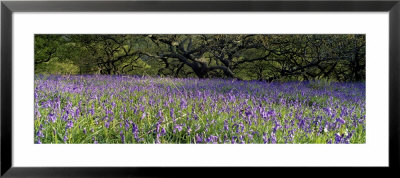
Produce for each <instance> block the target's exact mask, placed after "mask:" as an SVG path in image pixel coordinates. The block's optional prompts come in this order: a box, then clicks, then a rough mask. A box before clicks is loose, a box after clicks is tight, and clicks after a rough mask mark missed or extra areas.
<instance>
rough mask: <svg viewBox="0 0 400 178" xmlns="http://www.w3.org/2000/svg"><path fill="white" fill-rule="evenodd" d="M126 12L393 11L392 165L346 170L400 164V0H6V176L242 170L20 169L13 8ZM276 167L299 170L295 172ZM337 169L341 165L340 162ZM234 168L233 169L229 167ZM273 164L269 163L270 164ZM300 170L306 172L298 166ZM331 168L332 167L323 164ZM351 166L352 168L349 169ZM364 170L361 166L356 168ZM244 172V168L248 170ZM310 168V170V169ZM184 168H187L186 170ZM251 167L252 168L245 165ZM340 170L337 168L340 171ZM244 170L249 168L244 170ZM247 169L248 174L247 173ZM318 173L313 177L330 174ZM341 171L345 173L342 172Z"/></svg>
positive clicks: (3, 127)
mask: <svg viewBox="0 0 400 178" xmlns="http://www.w3.org/2000/svg"><path fill="white" fill-rule="evenodd" d="M114 11H115V12H126V11H139V12H142V11H159V12H168V11H181V12H184V11H204V12H208V11H210V12H211V11H225V12H227V11H231V12H233V11H242V12H243V11H249V12H250V11H253V12H254V11H258V12H262V11H273V12H278V11H279V12H280V11H296V12H312V11H321V12H325V11H327V12H329V11H331V12H389V24H390V25H389V96H388V97H389V133H388V134H389V167H388V168H386V167H380V168H367V169H365V168H364V169H363V170H359V171H356V172H352V173H346V174H350V175H351V174H354V175H359V174H360V173H361V174H368V173H369V172H371V171H382V173H383V172H386V173H388V172H389V171H390V172H391V171H393V170H396V169H398V168H399V160H400V156H399V152H400V149H399V135H400V129H399V128H400V127H399V118H400V112H399V111H400V104H399V101H400V85H399V84H400V46H399V45H400V35H399V34H400V23H399V22H400V0H391V1H384V0H380V1H377V0H365V1H352V0H351V1H350V0H347V1H332V0H328V1H326V0H325V1H323V0H317V1H312V0H311V1H309V0H308V1H305V0H302V1H293V0H292V1H290V0H281V1H268V0H267V1H2V2H1V73H0V74H1V176H4V177H132V176H162V177H164V176H171V175H172V176H179V175H182V174H183V175H184V176H189V177H191V176H193V175H197V176H198V175H201V174H204V175H215V174H214V173H212V172H210V171H218V172H219V173H221V172H225V175H229V174H235V175H236V174H237V173H238V172H239V173H240V172H241V171H242V169H243V168H234V169H232V168H227V167H224V168H218V169H215V168H210V167H209V168H188V167H186V168H166V167H164V168H154V167H153V168H137V167H135V168H130V167H125V168H124V167H90V168H87V167H74V168H69V167H68V168H18V167H13V165H12V94H13V93H12V31H13V29H12V17H13V12H114ZM273 168H274V169H279V170H277V171H279V172H283V173H284V174H285V175H286V174H289V175H290V174H292V175H296V174H297V175H298V174H299V173H298V172H297V173H296V171H285V170H282V169H281V168H277V167H273ZM336 168H337V167H336ZM227 169H229V170H227ZM265 169H266V168H252V169H250V170H248V171H250V172H248V173H249V174H259V173H261V175H265V174H269V175H270V174H271V173H268V171H266V170H265ZM267 169H270V168H267ZM289 169H296V170H297V171H304V170H303V169H298V168H289ZM319 169H329V170H327V171H329V172H331V171H333V170H330V168H319ZM344 169H347V168H344ZM356 169H360V168H356ZM243 171H244V170H243ZM310 171H311V170H310V169H305V174H308V172H310ZM183 172H184V173H183ZM246 172H247V170H246ZM335 172H336V171H335ZM243 173H245V172H243ZM245 174H247V173H245ZM326 174H330V173H328V172H327V173H325V174H315V175H314V176H318V177H320V175H321V176H325V175H326ZM338 176H341V174H340V173H338Z"/></svg>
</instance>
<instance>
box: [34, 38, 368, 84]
mask: <svg viewBox="0 0 400 178" xmlns="http://www.w3.org/2000/svg"><path fill="white" fill-rule="evenodd" d="M365 41H366V40H365V35H362V34H327V35H310V34H307V35H301V34H297V35H288V34H282V35H278V34H274V35H264V34H160V35H159V34H150V35H145V34H135V35H128V34H124V35H99V34H87V35H64V34H53V35H42V34H38V35H35V73H36V74H42V73H47V74H107V75H122V74H129V75H149V76H169V77H198V78H236V79H239V80H263V81H290V80H300V81H303V80H320V79H326V80H331V81H363V80H365V64H366V62H365V60H366V59H365Z"/></svg>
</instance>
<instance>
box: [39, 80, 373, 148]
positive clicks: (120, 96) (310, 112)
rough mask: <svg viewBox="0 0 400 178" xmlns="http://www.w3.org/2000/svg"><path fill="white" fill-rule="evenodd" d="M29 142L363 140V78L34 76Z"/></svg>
mask: <svg viewBox="0 0 400 178" xmlns="http://www.w3.org/2000/svg"><path fill="white" fill-rule="evenodd" d="M34 95H35V96H34V97H35V103H34V104H35V107H34V110H35V113H34V119H35V120H34V127H35V128H34V132H35V133H34V140H35V143H39V144H40V143H79V144H80V143H92V144H93V143H110V144H112V143H150V144H151V143H192V144H199V143H227V144H234V143H260V144H264V143H266V144H273V143H295V144H298V143H322V144H326V143H365V142H366V130H365V129H366V120H365V113H366V111H365V83H339V82H323V81H314V82H271V83H267V82H259V81H237V80H223V79H193V78H191V79H174V78H151V77H135V76H104V75H74V76H68V75H61V76H57V75H46V76H45V75H36V76H35V94H34Z"/></svg>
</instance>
